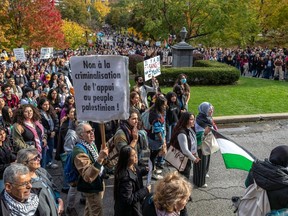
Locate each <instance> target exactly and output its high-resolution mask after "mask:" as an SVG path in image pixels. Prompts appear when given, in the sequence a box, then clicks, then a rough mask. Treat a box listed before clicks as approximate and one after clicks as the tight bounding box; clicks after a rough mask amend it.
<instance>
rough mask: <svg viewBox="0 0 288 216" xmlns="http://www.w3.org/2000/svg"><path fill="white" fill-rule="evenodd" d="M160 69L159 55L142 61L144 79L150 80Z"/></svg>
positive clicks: (158, 73)
mask: <svg viewBox="0 0 288 216" xmlns="http://www.w3.org/2000/svg"><path fill="white" fill-rule="evenodd" d="M160 74H161V70H160V56H156V57H154V58H150V59H147V60H145V61H144V79H145V81H147V80H150V79H151V78H152V77H153V76H154V77H156V76H159V75H160Z"/></svg>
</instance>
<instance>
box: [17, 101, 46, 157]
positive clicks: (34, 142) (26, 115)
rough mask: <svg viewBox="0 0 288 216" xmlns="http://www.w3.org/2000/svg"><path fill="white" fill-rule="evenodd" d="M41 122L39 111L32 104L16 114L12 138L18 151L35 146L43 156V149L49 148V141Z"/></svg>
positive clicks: (23, 107) (22, 107)
mask: <svg viewBox="0 0 288 216" xmlns="http://www.w3.org/2000/svg"><path fill="white" fill-rule="evenodd" d="M40 120H41V116H40V113H39V111H38V110H37V108H36V107H34V106H33V105H31V104H25V105H22V106H21V107H20V108H19V109H18V110H17V111H16V112H15V115H14V120H13V123H14V124H13V133H12V137H13V141H14V146H15V148H16V149H15V150H16V151H18V150H20V149H23V148H27V147H29V146H33V147H35V148H36V149H37V150H38V153H39V154H40V155H42V149H43V148H46V146H47V139H46V136H45V134H44V129H43V125H42V124H41V123H40Z"/></svg>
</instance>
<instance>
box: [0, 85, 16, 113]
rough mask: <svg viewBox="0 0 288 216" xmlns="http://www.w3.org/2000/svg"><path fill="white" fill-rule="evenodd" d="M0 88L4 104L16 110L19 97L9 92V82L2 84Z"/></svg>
mask: <svg viewBox="0 0 288 216" xmlns="http://www.w3.org/2000/svg"><path fill="white" fill-rule="evenodd" d="M1 90H2V92H3V94H4V96H3V99H4V101H5V103H6V105H7V106H9V107H10V108H11V109H12V110H16V109H17V108H18V106H19V98H18V97H17V96H16V95H15V94H12V93H11V86H10V85H9V84H4V85H2V87H1Z"/></svg>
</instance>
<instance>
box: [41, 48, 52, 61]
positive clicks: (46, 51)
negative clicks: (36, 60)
mask: <svg viewBox="0 0 288 216" xmlns="http://www.w3.org/2000/svg"><path fill="white" fill-rule="evenodd" d="M49 58H53V47H42V48H41V52H40V59H49Z"/></svg>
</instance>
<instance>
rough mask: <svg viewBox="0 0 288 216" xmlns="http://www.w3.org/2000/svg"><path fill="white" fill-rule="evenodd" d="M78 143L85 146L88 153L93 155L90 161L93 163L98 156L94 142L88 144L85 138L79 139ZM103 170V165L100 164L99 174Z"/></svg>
mask: <svg viewBox="0 0 288 216" xmlns="http://www.w3.org/2000/svg"><path fill="white" fill-rule="evenodd" d="M79 143H80V144H82V145H83V146H85V148H86V149H87V150H88V151H89V153H90V155H92V157H93V161H92V162H93V163H95V162H96V161H97V159H98V157H99V154H98V150H97V147H96V145H95V143H94V142H93V143H91V144H89V143H87V142H86V141H85V140H82V139H79ZM88 156H89V155H88ZM103 170H104V168H103V166H101V170H100V176H101V175H102V172H103Z"/></svg>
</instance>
